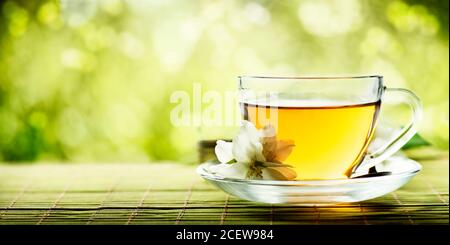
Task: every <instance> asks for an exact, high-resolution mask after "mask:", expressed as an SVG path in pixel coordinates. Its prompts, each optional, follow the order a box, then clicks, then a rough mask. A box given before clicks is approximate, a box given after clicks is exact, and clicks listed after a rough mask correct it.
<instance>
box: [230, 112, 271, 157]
mask: <svg viewBox="0 0 450 245" xmlns="http://www.w3.org/2000/svg"><path fill="white" fill-rule="evenodd" d="M262 151H263V146H262V144H261V142H260V138H259V133H258V130H257V129H256V128H255V126H253V124H252V123H251V122H249V121H245V120H244V121H242V126H241V128H240V130H239V133H238V135H236V137H235V138H234V139H233V156H234V159H236V161H237V162H246V163H249V162H253V161H255V160H256V161H265V158H264V156H263V154H262Z"/></svg>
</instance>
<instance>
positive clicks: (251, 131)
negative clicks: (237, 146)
mask: <svg viewBox="0 0 450 245" xmlns="http://www.w3.org/2000/svg"><path fill="white" fill-rule="evenodd" d="M239 134H244V135H246V136H247V137H248V138H249V141H250V142H259V141H260V137H259V136H260V133H259V132H258V130H257V129H256V127H255V125H253V123H251V122H249V121H247V120H242V125H241V128H240V130H239Z"/></svg>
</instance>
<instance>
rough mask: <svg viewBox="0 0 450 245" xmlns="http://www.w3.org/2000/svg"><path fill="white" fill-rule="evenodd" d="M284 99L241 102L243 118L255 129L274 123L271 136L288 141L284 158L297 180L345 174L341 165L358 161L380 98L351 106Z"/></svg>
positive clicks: (344, 168)
mask: <svg viewBox="0 0 450 245" xmlns="http://www.w3.org/2000/svg"><path fill="white" fill-rule="evenodd" d="M288 102H289V103H288V104H286V103H276V106H274V105H271V107H268V106H265V105H259V104H257V103H253V104H252V103H242V104H241V105H242V106H243V113H244V119H246V120H248V121H250V122H252V123H253V124H255V126H256V127H257V128H262V127H264V126H265V125H266V124H267V123H268V122H270V123H271V124H275V125H274V126H275V128H276V134H277V138H279V139H289V140H293V141H294V144H295V147H294V148H293V151H292V153H291V154H290V155H289V157H288V158H287V159H286V160H285V162H284V163H286V164H290V165H292V166H293V167H294V169H295V171H296V172H297V179H302V180H307V179H339V178H348V176H347V175H346V170H348V169H349V167H350V168H351V167H352V166H355V165H356V164H359V163H360V162H361V161H362V159H363V157H364V155H365V153H366V150H367V147H368V144H369V142H370V140H371V137H372V135H373V131H374V127H375V122H376V117H377V115H378V111H379V108H380V101H377V102H372V103H365V104H353V105H352V104H350V105H347V104H345V103H338V102H326V101H322V102H320V101H319V102H318V101H314V102H312V103H311V101H288ZM311 105H314V106H311ZM274 113H276V117H273V116H274V115H273V114H274ZM271 114H272V115H271ZM271 116H272V117H271ZM269 117H271V118H270V119H268V118H269ZM274 118H275V121H273V120H274Z"/></svg>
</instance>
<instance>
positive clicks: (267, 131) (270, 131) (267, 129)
mask: <svg viewBox="0 0 450 245" xmlns="http://www.w3.org/2000/svg"><path fill="white" fill-rule="evenodd" d="M261 136H262V137H275V136H276V130H275V127H274V126H272V125H270V124H268V125H266V126H264V128H263V129H261Z"/></svg>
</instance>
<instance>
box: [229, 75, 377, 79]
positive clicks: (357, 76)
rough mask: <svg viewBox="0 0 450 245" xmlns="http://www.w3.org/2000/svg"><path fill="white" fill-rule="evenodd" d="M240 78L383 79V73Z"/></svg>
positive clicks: (243, 76) (242, 76) (249, 76)
mask: <svg viewBox="0 0 450 245" xmlns="http://www.w3.org/2000/svg"><path fill="white" fill-rule="evenodd" d="M238 78H239V79H245V78H249V79H251V78H256V79H286V80H288V79H295V80H302V79H308V80H314V79H317V80H322V79H364V78H378V79H383V76H381V75H356V76H260V75H241V76H238Z"/></svg>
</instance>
